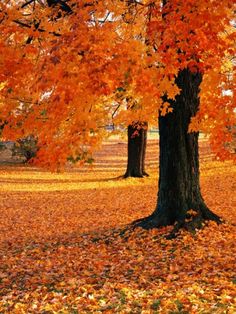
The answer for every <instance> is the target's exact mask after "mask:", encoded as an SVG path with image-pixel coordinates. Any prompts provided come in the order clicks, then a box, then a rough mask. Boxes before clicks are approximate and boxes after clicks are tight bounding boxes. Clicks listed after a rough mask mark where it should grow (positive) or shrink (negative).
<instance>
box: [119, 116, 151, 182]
mask: <svg viewBox="0 0 236 314" xmlns="http://www.w3.org/2000/svg"><path fill="white" fill-rule="evenodd" d="M146 146H147V123H146V122H144V123H142V127H141V126H140V125H138V124H135V125H129V126H128V162H127V169H126V173H125V175H124V178H128V177H136V178H142V177H144V176H148V174H147V173H146V172H145V155H146Z"/></svg>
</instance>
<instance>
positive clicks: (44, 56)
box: [0, 0, 236, 168]
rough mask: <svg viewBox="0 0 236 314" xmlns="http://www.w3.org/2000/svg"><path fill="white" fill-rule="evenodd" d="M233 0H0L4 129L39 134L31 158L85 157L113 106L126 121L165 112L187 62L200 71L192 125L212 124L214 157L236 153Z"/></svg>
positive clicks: (53, 162)
mask: <svg viewBox="0 0 236 314" xmlns="http://www.w3.org/2000/svg"><path fill="white" fill-rule="evenodd" d="M233 2H234V1H233V0H223V1H217V0H212V1H209V0H208V1H207V0H200V1H197V2H196V1H193V0H185V1H180V0H169V1H164V2H162V1H157V0H156V1H135V0H133V1H132V0H129V1H121V0H115V1H109V0H106V1H105V0H104V1H90V0H86V1H84V0H83V1H79V2H77V1H63V0H58V1H57V0H54V1H49V0H48V1H45V0H38V1H37V0H30V1H26V0H21V1H14V0H10V1H9V0H3V1H1V4H0V34H1V37H0V67H1V71H0V120H1V122H2V123H5V124H6V125H5V127H4V132H3V136H5V137H12V138H20V137H24V136H27V135H30V134H36V135H37V137H38V145H39V151H38V157H37V159H36V162H38V163H40V164H42V165H45V166H50V167H52V168H53V167H58V166H60V165H63V164H64V163H65V162H66V160H67V158H68V156H72V158H74V159H76V158H78V156H80V158H85V159H86V158H87V156H88V155H89V154H90V152H92V151H93V149H94V148H95V147H96V145H97V144H98V143H99V142H100V140H101V139H102V137H103V135H104V126H105V125H106V124H107V123H108V122H109V121H110V119H111V117H112V116H114V121H115V122H116V123H117V124H120V123H123V124H125V125H128V124H129V123H131V122H132V121H147V122H151V123H153V121H155V120H156V118H157V116H158V115H165V114H166V113H168V112H171V111H172V108H171V105H170V102H166V101H164V100H163V99H165V97H164V98H163V96H166V97H168V99H174V98H175V96H176V95H177V94H178V93H179V88H178V87H177V86H176V84H175V78H176V76H177V74H178V73H179V71H181V70H183V69H185V68H188V69H190V71H192V72H193V73H194V72H201V73H202V74H203V80H202V83H201V86H200V88H201V93H200V97H201V105H200V110H199V112H198V113H197V115H196V116H195V117H194V118H193V119H192V123H191V124H190V131H198V130H203V131H204V132H206V133H209V134H210V135H211V140H212V141H211V142H212V144H213V148H214V149H215V150H216V151H217V154H218V156H219V157H221V158H228V157H230V158H231V157H232V158H235V155H232V154H231V153H230V150H229V149H228V146H227V143H229V142H230V141H232V132H230V130H232V127H233V126H234V125H235V124H236V115H235V92H234V90H235V75H234V70H235V59H234V56H235V37H236V34H235V31H234V29H235V28H234V20H233V17H234V10H235V5H234V3H233ZM127 97H133V98H134V99H136V100H137V104H138V105H136V106H135V108H134V109H135V110H129V109H127V103H126V101H125V100H126V99H127Z"/></svg>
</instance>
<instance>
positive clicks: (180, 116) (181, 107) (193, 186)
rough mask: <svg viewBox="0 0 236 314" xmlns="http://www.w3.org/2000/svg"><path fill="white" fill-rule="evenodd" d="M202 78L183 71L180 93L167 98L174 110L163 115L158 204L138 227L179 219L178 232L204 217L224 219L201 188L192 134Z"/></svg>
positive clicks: (169, 222) (199, 224) (171, 223)
mask: <svg viewBox="0 0 236 314" xmlns="http://www.w3.org/2000/svg"><path fill="white" fill-rule="evenodd" d="M201 80H202V75H201V73H199V72H197V73H191V72H190V71H189V70H187V69H184V70H182V71H181V72H180V73H179V75H178V77H177V78H176V84H177V85H178V87H179V88H180V89H181V92H180V94H179V95H178V96H177V97H176V99H175V101H173V100H170V99H167V98H166V99H164V100H165V101H168V102H169V103H170V104H171V106H172V107H173V112H172V113H168V114H167V115H165V116H160V117H159V133H160V142H159V146H160V163H159V190H158V200H157V206H156V209H155V210H154V212H153V213H152V215H151V216H149V217H147V218H144V219H140V220H139V221H137V222H136V223H135V224H136V225H137V226H141V227H144V228H146V229H148V228H155V227H160V226H166V225H173V224H175V223H176V222H177V224H176V228H175V229H176V231H177V229H178V228H180V227H182V226H186V227H187V228H193V229H195V228H199V227H201V224H202V221H203V220H215V221H217V222H220V219H219V217H218V216H217V215H215V214H214V213H212V212H211V211H210V210H209V209H208V207H207V206H206V204H205V203H204V200H203V198H202V195H201V191H200V184H199V155H198V133H188V127H189V123H190V120H191V117H193V116H194V115H195V114H196V112H197V111H198V108H199V96H198V94H199V85H200V83H201ZM190 209H192V211H190ZM189 211H190V212H189ZM188 212H189V213H188Z"/></svg>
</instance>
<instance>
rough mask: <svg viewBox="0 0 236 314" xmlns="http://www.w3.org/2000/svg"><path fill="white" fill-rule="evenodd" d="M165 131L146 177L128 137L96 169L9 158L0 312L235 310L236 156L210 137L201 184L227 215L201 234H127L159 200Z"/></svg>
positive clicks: (2, 201) (152, 149) (100, 157)
mask: <svg viewBox="0 0 236 314" xmlns="http://www.w3.org/2000/svg"><path fill="white" fill-rule="evenodd" d="M157 154H158V148H157V143H156V141H154V140H152V141H149V143H148V154H147V170H148V172H149V174H150V177H148V178H145V179H126V180H122V179H120V178H118V177H119V176H120V175H122V174H124V171H125V164H126V145H125V143H124V142H123V141H122V140H121V141H118V140H113V141H112V140H111V141H109V142H107V143H105V144H104V147H103V149H102V151H101V152H99V153H98V154H97V162H96V163H95V165H94V166H93V168H92V169H89V168H88V167H84V168H82V169H78V168H77V169H72V168H68V170H67V172H65V173H63V174H51V173H50V172H47V171H41V170H39V169H36V168H33V167H30V166H20V165H18V166H13V165H11V166H10V165H8V166H6V165H5V166H3V165H2V166H1V167H0V182H1V191H0V212H1V215H0V313H44V314H50V313H68V314H69V313H70V314H75V313H107V314H108V313H134V314H135V313H144V314H145V313H164V314H171V313H172V314H175V313H176V314H177V313H179V314H180V313H182V314H187V313H196V314H198V313H202V314H207V313H214V314H221V313H227V314H234V313H236V306H235V303H236V287H235V284H236V274H235V264H236V263H235V261H236V260H235V257H236V246H235V224H236V217H235V208H236V197H235V190H236V180H235V179H236V166H233V165H232V164H231V163H230V162H225V163H221V162H218V161H212V156H211V154H210V153H209V148H208V144H207V142H206V141H203V140H202V141H201V171H202V175H201V186H202V192H203V195H204V198H205V200H206V203H207V204H208V206H209V207H210V208H211V209H212V210H213V211H214V212H216V213H217V214H218V215H220V216H221V217H223V218H224V219H225V220H226V223H225V224H222V225H220V226H217V225H216V224H215V223H209V224H208V225H207V226H206V227H205V228H204V229H203V230H201V231H199V232H198V233H197V234H196V235H191V234H189V233H187V232H184V231H182V233H181V234H180V235H179V237H178V238H177V239H173V240H166V239H165V235H166V234H167V233H168V231H169V230H171V228H169V227H168V228H162V229H160V230H152V231H143V230H141V229H136V230H135V231H134V232H132V233H129V232H127V233H125V234H124V235H122V236H121V235H120V230H121V229H122V228H124V226H125V225H127V224H128V223H130V222H132V221H133V220H135V219H137V218H141V217H144V216H146V215H148V214H149V213H151V212H152V210H153V209H154V207H155V202H156V193H157V176H158V174H157Z"/></svg>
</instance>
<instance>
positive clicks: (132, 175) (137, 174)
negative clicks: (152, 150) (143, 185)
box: [123, 172, 149, 179]
mask: <svg viewBox="0 0 236 314" xmlns="http://www.w3.org/2000/svg"><path fill="white" fill-rule="evenodd" d="M144 177H149V174H148V173H147V172H143V173H130V172H126V173H125V174H124V175H123V178H124V179H127V178H144Z"/></svg>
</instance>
